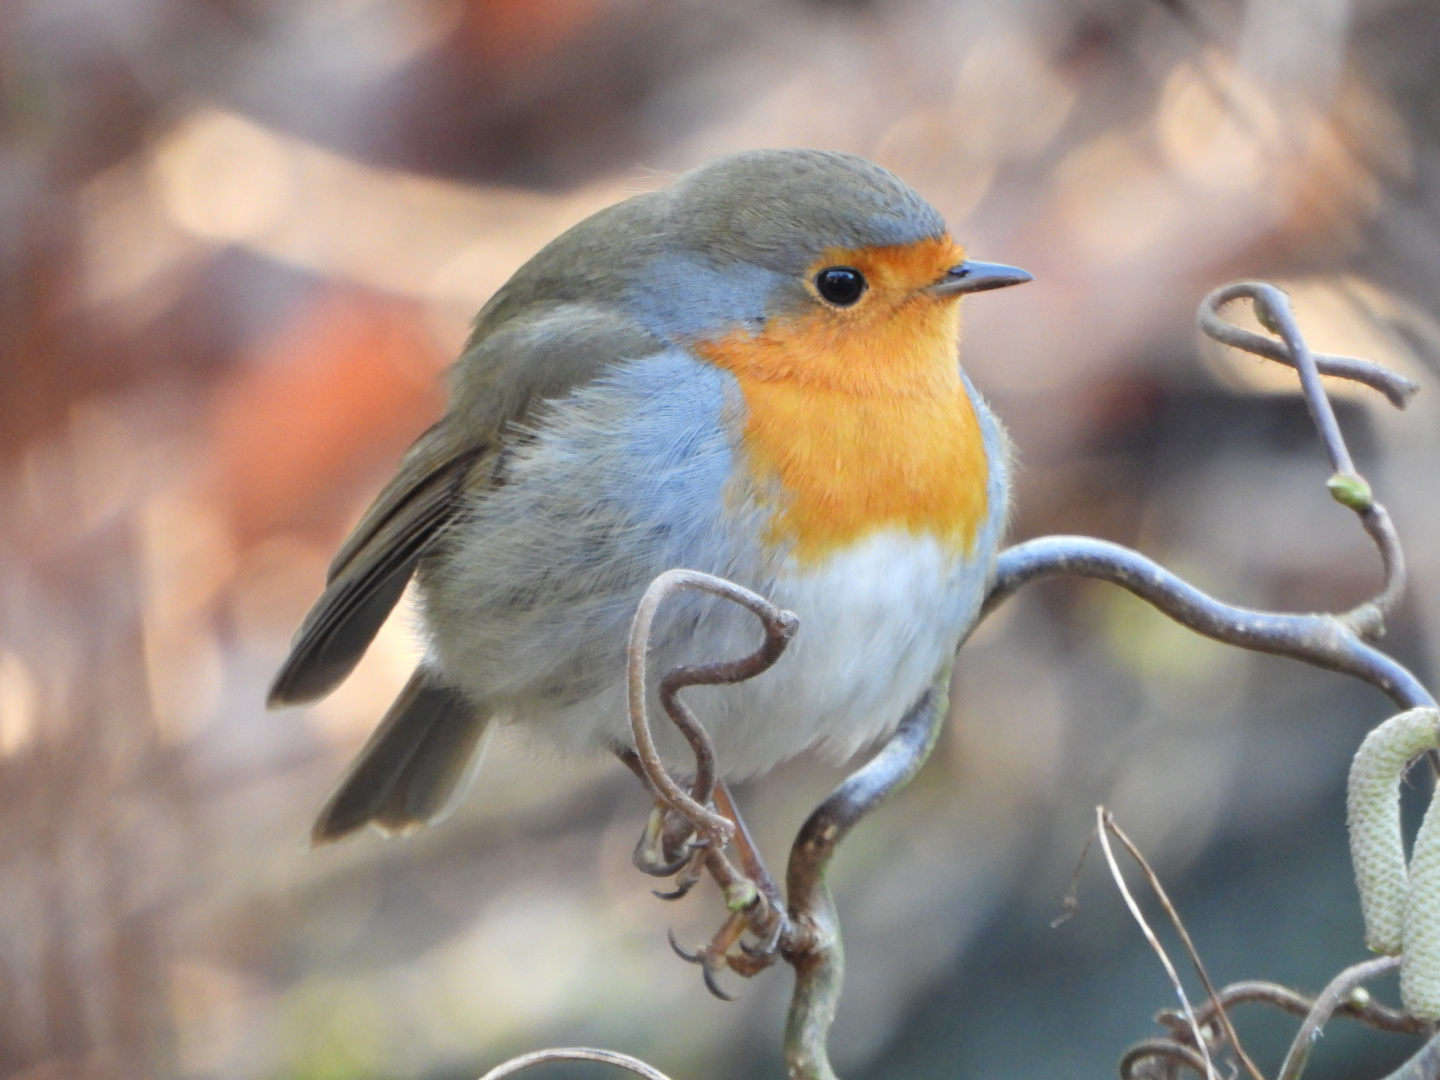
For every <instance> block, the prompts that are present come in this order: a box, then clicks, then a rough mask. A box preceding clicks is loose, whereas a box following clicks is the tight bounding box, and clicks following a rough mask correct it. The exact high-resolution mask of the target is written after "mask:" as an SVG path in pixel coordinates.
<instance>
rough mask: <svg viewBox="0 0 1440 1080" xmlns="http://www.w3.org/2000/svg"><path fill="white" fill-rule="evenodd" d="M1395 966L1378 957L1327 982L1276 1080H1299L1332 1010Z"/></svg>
mask: <svg viewBox="0 0 1440 1080" xmlns="http://www.w3.org/2000/svg"><path fill="white" fill-rule="evenodd" d="M1399 966H1400V958H1399V957H1398V956H1381V957H1378V958H1376V959H1374V960H1366V961H1364V962H1363V963H1359V964H1355V965H1353V966H1351V967H1348V968H1346V969H1345V970H1344V971H1342V972H1340V974H1339V975H1336V976H1335V978H1333V979H1331V980H1330V984H1329V985H1328V986H1326V987H1325V989H1324V990H1322V991H1321V992H1320V996H1319V997H1317V998H1316V999H1315V1004H1314V1005H1313V1006H1311V1008H1310V1013H1309V1015H1308V1016H1306V1017H1305V1022H1304V1023H1303V1024H1301V1025H1300V1030H1299V1031H1298V1032H1296V1034H1295V1041H1294V1042H1292V1043H1291V1044H1290V1050H1289V1052H1288V1053H1286V1055H1285V1062H1284V1064H1282V1065H1281V1066H1280V1076H1279V1080H1300V1073H1301V1072H1302V1071H1303V1070H1304V1068H1305V1063H1306V1062H1307V1061H1308V1060H1310V1050H1311V1048H1313V1047H1314V1045H1315V1040H1316V1039H1318V1038H1319V1037H1320V1029H1321V1028H1323V1027H1324V1026H1325V1022H1326V1021H1327V1020H1329V1019H1330V1017H1331V1016H1333V1015H1335V1010H1336V1009H1338V1008H1339V1007H1340V1006H1341V1005H1342V1004H1344V1002H1345V1000H1346V999H1347V998H1348V997H1350V995H1351V994H1353V993H1354V992H1355V989H1356V988H1357V987H1359V986H1360V985H1361V984H1362V983H1365V982H1367V981H1368V980H1370V979H1374V978H1376V977H1378V976H1380V975H1384V974H1385V973H1386V972H1387V971H1394V970H1395V969H1396V968H1397V967H1399Z"/></svg>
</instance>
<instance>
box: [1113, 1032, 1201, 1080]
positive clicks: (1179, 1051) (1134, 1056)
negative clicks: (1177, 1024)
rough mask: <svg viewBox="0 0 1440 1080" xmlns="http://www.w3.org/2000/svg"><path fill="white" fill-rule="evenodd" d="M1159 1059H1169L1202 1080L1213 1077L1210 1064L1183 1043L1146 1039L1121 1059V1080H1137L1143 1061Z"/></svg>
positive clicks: (1127, 1051)
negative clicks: (1138, 1068)
mask: <svg viewBox="0 0 1440 1080" xmlns="http://www.w3.org/2000/svg"><path fill="white" fill-rule="evenodd" d="M1157 1057H1161V1058H1169V1059H1171V1060H1172V1061H1174V1062H1175V1063H1176V1064H1179V1065H1183V1066H1184V1067H1185V1068H1187V1069H1190V1070H1192V1071H1193V1072H1194V1073H1195V1075H1196V1076H1198V1077H1200V1078H1201V1080H1207V1078H1208V1077H1209V1076H1212V1075H1213V1073H1211V1072H1210V1062H1209V1061H1208V1060H1207V1059H1206V1058H1204V1057H1202V1056H1201V1055H1200V1054H1198V1053H1196V1052H1195V1051H1194V1050H1192V1049H1190V1047H1188V1046H1185V1045H1184V1044H1183V1043H1177V1042H1171V1041H1170V1040H1169V1039H1146V1040H1145V1041H1144V1042H1140V1043H1136V1044H1135V1045H1134V1046H1132V1047H1130V1049H1129V1050H1126V1051H1125V1054H1124V1056H1123V1057H1121V1058H1120V1080H1135V1067H1136V1066H1137V1065H1139V1064H1140V1063H1141V1062H1143V1061H1151V1060H1153V1059H1155V1058H1157Z"/></svg>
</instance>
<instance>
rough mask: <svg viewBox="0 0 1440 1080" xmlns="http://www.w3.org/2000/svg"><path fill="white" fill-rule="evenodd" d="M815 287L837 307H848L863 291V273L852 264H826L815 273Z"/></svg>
mask: <svg viewBox="0 0 1440 1080" xmlns="http://www.w3.org/2000/svg"><path fill="white" fill-rule="evenodd" d="M815 288H816V289H817V290H818V291H819V293H820V295H821V296H823V297H824V298H825V299H826V300H828V301H830V303H832V304H835V305H836V306H837V307H849V306H850V305H851V304H853V303H855V301H856V300H859V299H860V297H861V296H862V295H863V294H864V292H865V275H864V274H862V273H860V271H859V270H856V269H855V268H854V267H853V266H827V267H826V268H825V269H824V270H821V271H820V272H819V273H818V274H816V275H815Z"/></svg>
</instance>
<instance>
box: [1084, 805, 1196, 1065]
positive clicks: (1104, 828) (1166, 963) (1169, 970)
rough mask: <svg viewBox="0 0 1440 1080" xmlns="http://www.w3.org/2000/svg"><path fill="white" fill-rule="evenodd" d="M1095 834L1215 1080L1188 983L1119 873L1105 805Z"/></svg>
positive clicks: (1097, 815) (1099, 809)
mask: <svg viewBox="0 0 1440 1080" xmlns="http://www.w3.org/2000/svg"><path fill="white" fill-rule="evenodd" d="M1095 828H1096V835H1097V836H1098V837H1099V840H1100V850H1101V851H1103V852H1104V853H1105V862H1106V863H1108V864H1109V866H1110V876H1111V877H1112V878H1114V879H1115V887H1116V888H1117V889H1119V890H1120V895H1121V896H1122V897H1124V898H1125V906H1126V907H1128V908H1129V909H1130V914H1131V916H1132V917H1133V918H1134V919H1135V922H1136V923H1137V924H1138V925H1139V927H1140V932H1141V933H1142V934H1144V935H1145V940H1146V941H1148V942H1149V943H1150V948H1151V949H1153V950H1154V952H1155V955H1156V956H1158V957H1159V958H1160V963H1161V965H1162V966H1163V967H1164V968H1165V974H1166V975H1168V976H1169V977H1170V985H1172V986H1173V987H1175V994H1176V996H1177V997H1179V999H1180V1007H1181V1009H1183V1010H1184V1012H1185V1020H1186V1022H1187V1023H1188V1024H1189V1025H1190V1031H1191V1033H1192V1034H1193V1035H1194V1036H1195V1049H1196V1050H1197V1051H1199V1053H1200V1056H1201V1058H1202V1059H1204V1064H1205V1072H1204V1073H1203V1075H1204V1076H1205V1077H1206V1080H1215V1066H1214V1064H1213V1063H1212V1062H1211V1061H1210V1048H1209V1046H1208V1045H1207V1043H1206V1040H1205V1034H1204V1032H1202V1031H1201V1030H1200V1023H1199V1021H1197V1020H1196V1019H1195V1010H1194V1009H1192V1008H1191V1007H1190V999H1189V998H1188V997H1186V996H1185V984H1184V983H1182V982H1181V981H1180V976H1179V975H1178V974H1177V973H1176V971H1175V965H1174V964H1172V963H1171V962H1170V956H1169V954H1168V953H1166V951H1165V946H1163V945H1161V944H1160V939H1159V938H1158V937H1156V936H1155V931H1153V930H1151V929H1150V924H1149V923H1148V922H1146V921H1145V913H1144V912H1142V911H1141V910H1140V905H1139V904H1138V903H1137V902H1136V900H1135V897H1134V896H1133V895H1131V893H1130V887H1129V886H1128V885H1126V884H1125V875H1124V874H1122V873H1120V864H1119V863H1118V862H1116V861H1115V852H1114V851H1113V850H1112V849H1111V847H1110V839H1109V833H1110V832H1111V830H1112V829H1113V828H1114V822H1113V821H1112V820H1111V817H1110V811H1108V810H1106V809H1105V807H1103V806H1097V807H1096V808H1095Z"/></svg>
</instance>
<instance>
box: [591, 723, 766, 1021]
mask: <svg viewBox="0 0 1440 1080" xmlns="http://www.w3.org/2000/svg"><path fill="white" fill-rule="evenodd" d="M615 756H616V757H618V758H619V759H620V760H621V761H623V762H624V763H625V765H626V766H627V767H628V768H629V769H630V770H631V771H632V772H634V773H635V775H636V776H638V777H639V778H640V780H641V782H642V783H644V784H645V785H646V788H647V789H650V788H651V785H650V783H649V781H648V779H647V778H646V776H645V771H644V769H643V767H642V766H641V764H640V761H639V759H638V757H637V756H636V754H635V752H634V751H633V750H631V749H629V748H628V747H619V746H617V747H616V748H615ZM713 790H714V795H713V801H714V806H715V809H716V810H717V811H718V812H719V813H720V814H721V815H723V817H724V818H725V819H726V820H728V821H729V822H730V823H731V824H733V825H734V829H733V831H732V834H731V835H730V836H728V837H727V836H725V835H721V834H720V833H718V832H716V831H715V830H713V829H709V828H707V827H706V825H705V823H704V822H699V821H692V820H691V819H690V818H688V817H686V816H685V815H684V814H682V813H681V812H680V811H679V810H678V809H677V808H676V807H674V806H672V805H670V804H669V803H668V802H667V801H666V800H664V799H663V798H661V797H660V796H659V795H658V794H657V793H656V792H654V791H653V790H651V794H652V796H654V797H655V809H654V810H652V811H651V812H650V817H649V819H648V820H647V821H646V823H645V829H644V831H643V832H642V833H641V835H640V840H639V842H638V843H637V844H636V845H635V853H634V856H633V861H634V863H635V865H636V866H637V867H638V868H639V869H640V870H641V871H643V872H644V873H646V874H649V875H651V876H653V877H669V876H670V875H672V874H673V875H675V888H674V889H673V890H672V891H670V892H660V891H658V890H657V891H656V893H655V895H656V896H659V897H660V898H661V899H664V900H678V899H680V898H681V897H682V896H685V895H686V894H688V893H689V892H690V890H691V889H693V888H694V887H695V885H696V884H697V883H698V882H699V880H700V878H701V877H703V876H704V875H706V874H709V875H710V877H711V878H712V879H713V880H714V881H715V884H716V885H717V886H719V888H720V892H721V895H722V896H723V897H724V899H725V906H726V908H727V909H728V910H729V912H730V914H729V916H728V917H727V918H726V920H725V923H724V924H723V925H722V926H721V927H720V929H719V931H718V932H717V933H716V934H715V936H714V937H713V938H711V940H710V942H709V943H708V944H706V945H705V946H703V947H701V948H700V949H698V950H697V951H696V952H694V953H689V952H686V951H684V950H683V949H681V948H680V946H679V945H678V944H676V943H675V941H674V939H673V938H672V940H671V944H672V945H673V946H674V947H675V951H676V952H677V953H678V954H679V955H680V956H682V957H684V958H685V959H686V960H688V961H690V962H692V963H695V964H699V965H700V966H701V967H703V968H704V969H705V985H706V987H707V988H709V990H710V991H711V992H712V993H713V994H715V995H716V996H717V997H720V998H723V999H724V1000H727V1001H728V1000H730V999H729V997H728V996H727V995H726V994H724V993H723V992H722V991H721V990H720V988H719V986H718V985H717V983H716V981H715V977H716V974H717V973H718V972H719V971H722V970H724V969H726V968H728V969H729V970H731V971H734V972H735V973H736V974H738V975H742V976H744V977H745V978H750V977H752V976H754V975H758V974H759V973H760V972H762V971H764V970H765V969H766V968H768V967H770V966H771V965H772V964H774V963H775V960H776V958H777V957H778V955H779V946H780V942H781V940H782V939H783V937H784V934H785V930H786V928H787V926H788V920H787V919H786V916H785V904H784V900H783V899H782V898H781V895H780V889H779V887H778V886H777V885H776V884H775V879H774V878H773V877H772V876H771V874H770V871H769V869H768V868H767V867H766V866H765V860H764V859H763V858H762V857H761V855H760V850H759V848H758V847H757V846H756V845H755V841H754V839H753V838H752V837H751V835H750V830H749V828H748V827H746V825H745V820H744V818H742V817H741V816H740V812H739V810H738V809H737V808H736V806H735V800H734V799H733V798H732V797H731V795H730V791H729V789H728V788H727V787H726V786H725V784H724V783H723V782H717V783H716V784H715V786H714V789H713ZM731 845H733V848H734V852H735V856H736V858H737V860H738V861H739V866H738V867H737V866H736V865H735V863H733V862H731V860H730V858H729V857H728V856H727V855H726V848H727V847H728V846H731ZM747 934H748V935H749V936H750V937H751V938H753V939H754V943H753V944H752V943H749V942H747V941H746V940H745V936H746V935H747Z"/></svg>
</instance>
